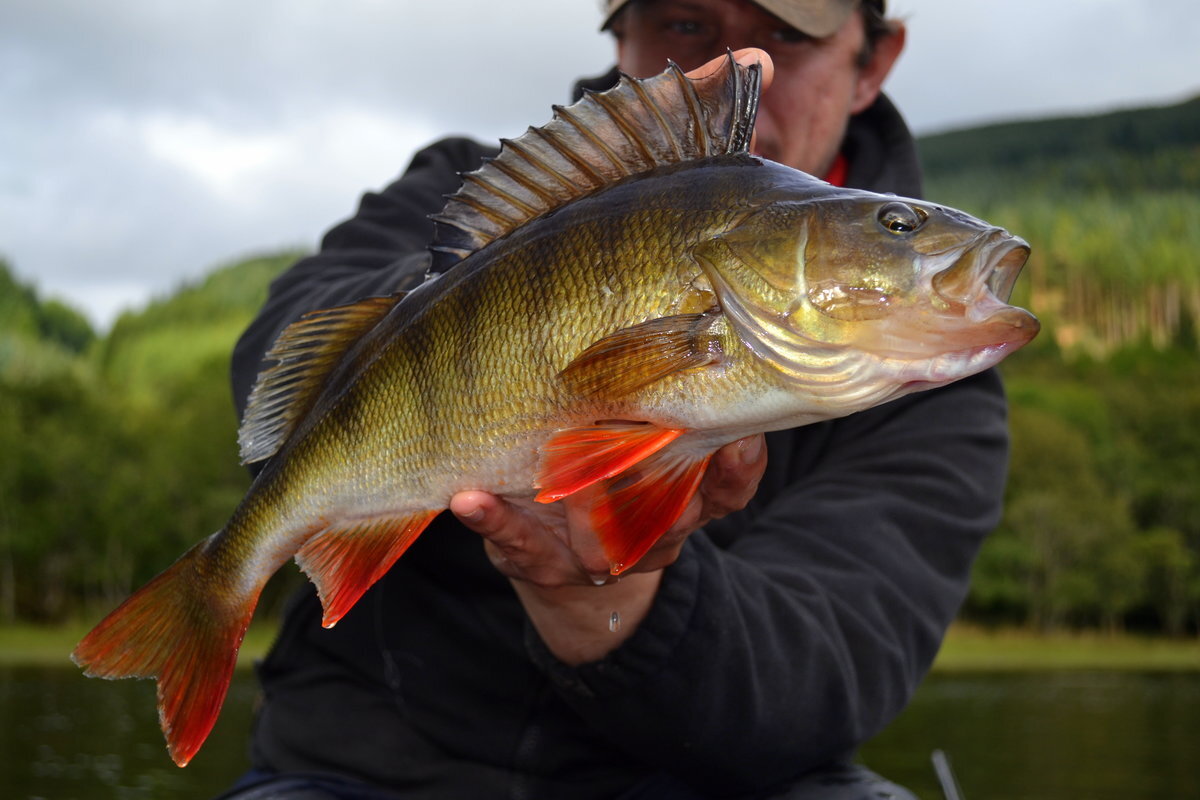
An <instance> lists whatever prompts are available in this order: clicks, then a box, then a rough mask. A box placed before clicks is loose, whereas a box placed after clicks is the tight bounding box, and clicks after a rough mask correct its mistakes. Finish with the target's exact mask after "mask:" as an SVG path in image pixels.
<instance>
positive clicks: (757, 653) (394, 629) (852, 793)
mask: <svg viewBox="0 0 1200 800" xmlns="http://www.w3.org/2000/svg"><path fill="white" fill-rule="evenodd" d="M607 11H608V15H607V17H606V21H605V27H607V28H609V29H611V30H612V32H613V34H614V35H615V37H616V43H617V61H618V67H620V68H621V69H622V70H624V71H626V72H628V73H631V74H633V75H637V76H647V75H651V74H655V73H657V72H659V71H661V69H662V68H663V66H664V65H665V63H666V60H667V59H668V58H672V59H674V60H675V61H676V62H678V63H680V64H681V66H683V67H684V68H685V69H695V68H700V67H701V66H702V65H703V64H704V63H705V62H706V61H709V60H710V59H711V58H713V57H714V56H720V55H721V54H722V53H724V52H725V50H726V48H735V49H736V48H744V47H757V48H761V49H762V50H765V51H766V52H767V53H769V55H770V59H769V62H768V63H767V64H766V66H767V67H768V68H767V70H766V74H767V76H768V77H771V78H772V82H771V85H770V87H769V88H768V89H767V91H766V92H765V94H764V96H763V100H762V105H761V110H760V113H759V117H758V123H757V127H756V140H755V150H756V152H758V153H760V154H762V155H763V156H765V157H768V158H772V159H775V160H778V161H782V162H784V163H787V164H790V165H792V166H795V167H798V168H800V169H804V170H806V171H810V172H813V173H815V174H818V175H822V176H827V177H828V179H829V180H830V181H831V182H835V183H843V184H845V185H849V186H856V187H861V188H867V189H872V190H876V191H890V192H896V193H899V194H904V195H909V196H913V195H919V193H920V177H919V170H918V167H917V164H916V155H915V148H914V145H913V142H912V138H911V136H910V135H909V134H908V132H907V130H906V128H905V126H904V124H903V122H902V120H901V119H900V117H899V115H898V114H897V113H896V111H895V109H894V108H893V107H892V106H891V104H890V103H889V102H888V101H887V99H886V98H884V97H883V96H882V95H881V94H880V87H881V85H882V83H883V80H884V78H885V77H886V76H887V74H888V72H889V71H890V69H891V67H892V65H893V63H894V62H895V60H896V58H897V56H898V55H899V53H900V51H901V49H902V47H903V43H904V29H903V27H902V26H901V25H900V24H898V23H895V22H889V21H885V20H884V18H883V8H882V3H881V2H863V3H859V2H856V1H855V0H771V1H770V2H768V0H757V2H749V0H632V1H630V0H610V2H609V4H608V9H607ZM755 57H756V56H755V54H754V53H741V54H739V58H742V59H745V58H751V59H752V58H755ZM772 66H773V75H772V74H771V69H770V67H772ZM615 77H616V76H615V74H610V75H608V76H605V77H604V78H602V79H599V80H598V81H596V82H588V84H587V85H589V86H591V87H592V88H604V87H606V86H607V85H611V83H612V82H613V81H614V80H615ZM494 153H495V149H494V148H491V147H487V146H484V145H480V144H478V143H475V142H471V141H468V140H463V139H454V140H446V141H443V142H439V143H437V144H435V145H433V146H431V147H429V148H427V149H426V150H424V151H422V152H421V153H419V154H418V155H417V156H416V157H415V159H414V160H413V163H412V164H411V165H410V167H409V169H408V171H407V172H406V174H405V175H404V176H403V177H402V178H401V179H400V180H399V181H397V182H396V183H394V184H393V185H392V186H390V187H388V189H386V190H385V191H384V192H382V193H381V194H378V195H375V194H369V195H367V196H366V197H365V198H364V200H363V202H362V205H361V207H360V209H359V211H358V213H357V215H356V216H355V217H354V218H353V219H351V220H349V221H347V222H345V223H343V224H341V225H339V226H338V227H336V228H334V229H333V230H332V231H330V233H329V234H328V235H327V236H326V238H325V239H324V241H323V244H322V248H321V252H320V253H318V254H317V255H315V256H312V257H310V258H307V259H304V260H302V261H301V262H299V263H298V264H297V265H296V266H295V267H293V268H292V269H291V270H290V271H289V272H288V273H286V274H285V275H283V276H282V277H281V278H279V279H278V280H277V281H276V283H275V284H274V286H273V287H272V294H271V298H270V300H269V301H268V303H267V305H266V306H265V307H264V309H263V311H262V312H261V314H260V316H259V318H258V319H257V320H256V321H255V323H254V324H253V325H252V327H251V328H250V329H249V330H248V331H247V332H246V334H245V335H244V336H243V338H242V340H241V342H240V343H239V345H238V348H237V351H236V352H235V356H234V368H233V380H234V389H235V396H236V397H237V398H238V402H239V404H240V405H242V407H244V403H245V398H246V397H247V395H248V394H249V390H250V387H251V384H252V382H253V379H254V376H255V375H256V374H257V372H258V370H259V368H260V362H261V360H262V357H263V354H264V353H265V351H266V349H267V348H268V347H269V345H270V343H271V342H272V341H273V339H274V337H275V336H276V335H277V334H278V332H279V331H280V330H281V329H282V328H283V327H284V326H286V325H287V324H288V323H289V322H290V321H292V320H294V319H296V318H297V317H298V316H299V315H300V314H302V313H304V312H305V311H309V310H312V309H315V308H323V307H328V306H333V305H338V304H341V303H345V302H350V301H352V300H355V299H357V298H360V297H364V296H367V295H372V294H383V293H387V292H390V291H394V290H396V289H402V288H410V287H412V286H413V285H415V284H416V283H418V282H419V281H420V279H421V276H422V275H423V273H424V271H425V268H426V266H427V265H428V263H429V261H428V257H427V254H426V251H425V247H426V245H427V244H428V242H429V239H430V237H431V234H432V226H431V224H430V223H429V222H428V221H427V220H426V215H428V214H430V213H433V212H436V211H437V210H438V209H439V208H440V206H441V203H442V200H441V198H442V196H443V195H445V194H447V193H449V192H452V191H453V190H454V189H455V188H456V187H457V185H458V182H459V179H458V177H457V173H458V172H461V171H467V170H471V169H474V168H475V167H476V166H478V164H479V161H480V159H481V158H483V157H484V156H488V155H493V154H494ZM763 445H764V438H763V437H752V438H750V439H747V440H743V441H741V442H737V443H734V444H732V445H729V446H727V447H726V448H724V449H723V450H722V451H721V452H720V453H719V454H718V457H717V458H715V459H714V463H713V465H712V466H711V467H710V468H709V471H708V473H707V474H706V476H705V479H704V483H703V484H702V490H701V492H700V493H699V495H698V496H697V498H695V499H694V501H693V503H692V505H691V506H690V507H689V509H688V510H687V511H686V512H685V513H684V515H683V517H682V518H681V519H680V521H679V522H678V523H676V525H675V526H674V528H673V529H672V530H671V531H670V532H668V534H667V535H666V536H664V537H663V539H662V540H661V541H660V542H659V543H658V544H657V545H656V546H655V548H654V549H653V550H652V551H651V552H650V553H649V554H648V555H647V556H646V557H645V558H644V559H643V560H642V561H641V562H640V563H639V565H638V566H637V568H636V569H635V570H633V571H631V572H629V573H627V574H626V575H624V576H623V577H622V579H621V580H620V581H611V580H608V581H604V582H603V583H602V585H596V583H595V581H594V579H595V578H597V575H598V573H601V572H602V571H603V565H602V564H601V565H596V564H593V563H590V562H589V560H588V558H587V556H586V554H582V553H574V552H572V551H571V550H570V549H569V548H568V547H567V546H566V544H564V543H565V542H570V541H572V538H571V534H572V532H573V531H574V532H576V533H577V532H578V531H577V530H574V528H573V526H578V525H579V522H578V520H579V519H580V518H581V517H583V516H584V515H581V514H579V513H578V503H579V502H584V501H580V500H576V499H573V498H568V499H567V500H564V501H562V506H563V508H564V512H565V513H564V516H563V519H562V520H561V522H560V523H558V524H549V523H547V522H546V521H545V520H544V519H533V518H530V517H527V516H525V515H524V514H523V513H522V512H521V510H520V509H518V508H516V507H514V506H510V505H508V504H507V503H505V502H504V501H503V500H501V499H500V498H497V497H493V496H491V495H486V494H483V493H479V492H464V493H461V494H459V495H457V496H456V497H455V498H454V499H453V501H452V503H451V511H452V512H453V514H454V516H452V515H450V514H444V515H442V516H441V517H439V518H438V520H436V521H435V522H434V524H433V525H431V527H430V528H429V530H427V531H426V532H425V534H424V535H423V536H422V537H421V538H420V539H419V540H418V541H417V543H416V544H415V545H413V547H412V548H411V549H410V550H409V551H408V553H407V554H406V555H405V556H404V557H403V558H402V559H401V560H400V561H399V562H398V563H397V565H396V566H395V567H393V568H392V570H391V571H390V572H389V573H388V575H386V576H385V577H384V578H383V579H382V580H380V581H379V583H377V584H376V585H375V587H373V588H372V589H371V590H370V592H368V593H367V594H366V595H364V597H363V598H362V600H360V601H359V603H358V605H357V606H356V608H355V609H354V611H353V613H351V614H349V615H348V616H347V617H346V618H345V619H343V620H342V621H341V622H340V623H339V624H338V626H337V627H336V628H334V629H332V630H329V631H325V630H322V629H321V628H320V625H319V620H320V607H319V603H318V601H317V599H316V596H315V594H314V593H313V592H312V591H311V590H307V589H306V590H305V591H304V592H301V593H300V594H299V595H298V596H297V597H296V598H294V600H293V602H292V604H291V606H290V608H289V610H288V612H287V614H286V617H285V620H284V623H283V628H282V630H281V633H280V636H279V639H278V641H277V642H276V644H275V646H274V647H273V648H272V651H271V653H270V654H269V655H268V657H267V658H266V660H265V661H264V662H263V664H262V665H261V667H260V671H259V675H260V679H261V681H262V684H263V689H264V702H263V707H262V709H261V711H260V713H259V715H258V719H257V724H256V729H255V733H254V741H253V761H254V766H255V771H254V773H252V776H251V779H250V780H248V781H247V783H248V784H250V788H248V789H246V790H245V792H244V793H243V794H238V795H236V796H238V797H243V798H246V797H267V796H270V797H310V798H319V797H362V798H367V797H422V798H458V797H471V798H489V797H497V798H499V797H531V798H537V797H547V798H593V797H594V798H609V797H623V798H630V799H632V798H699V797H710V796H711V797H751V796H753V797H780V798H784V797H786V798H809V797H811V798H826V797H828V798H835V797H836V798H865V797H877V796H887V795H886V793H887V792H891V793H892V794H891V796H904V795H905V794H906V793H904V791H903V790H902V789H899V788H898V787H895V786H893V785H891V784H886V783H884V782H882V781H881V780H880V779H877V778H876V777H875V776H873V775H871V774H870V773H868V772H866V771H865V770H862V769H860V768H856V767H852V766H850V765H849V763H848V759H849V758H850V757H851V756H852V755H853V752H854V750H855V749H856V748H857V747H858V746H859V745H860V744H861V743H862V742H863V741H865V740H866V739H868V738H869V737H870V736H872V735H874V734H875V733H876V732H878V731H879V730H880V729H881V728H882V727H883V726H884V725H886V724H887V723H888V722H889V721H890V720H891V719H892V718H893V717H894V716H895V715H896V714H897V713H899V711H900V710H901V709H902V708H903V707H904V705H905V704H906V703H907V701H908V699H909V698H910V697H911V694H912V692H913V691H914V689H915V687H916V685H917V684H918V682H919V681H920V679H921V678H922V676H923V675H924V673H925V671H926V670H927V669H928V667H929V665H930V663H931V662H932V660H933V657H934V655H935V653H936V651H937V648H938V646H939V644H940V641H941V637H942V635H943V633H944V631H945V628H946V626H947V625H948V624H949V623H950V621H951V619H952V618H953V616H954V614H955V613H956V611H957V608H958V606H959V604H960V603H961V601H962V598H963V596H964V595H965V593H966V588H967V580H968V573H969V569H970V564H971V561H972V559H973V558H974V555H975V553H976V551H977V549H978V546H979V543H980V541H981V540H982V538H983V536H984V535H985V534H986V533H987V532H988V531H989V530H990V528H991V527H992V526H993V525H994V524H995V523H996V521H997V519H998V515H999V503H1000V495H1001V491H1002V486H1003V479H1004V470H1005V464H1006V447H1007V439H1006V430H1005V410H1004V402H1003V398H1002V394H1001V391H1000V388H999V384H998V380H997V378H996V376H995V375H994V374H992V373H985V374H983V375H981V376H976V377H975V378H972V379H968V380H966V381H963V382H960V383H958V384H955V385H953V386H950V387H947V388H945V389H941V390H936V391H933V392H927V393H924V394H918V395H913V396H910V397H907V398H904V399H902V400H900V401H896V402H894V403H890V404H888V405H886V406H883V407H881V408H878V409H874V410H872V411H869V412H865V413H861V414H857V415H854V416H852V417H850V418H846V419H843V420H837V421H833V422H828V423H822V424H818V425H812V426H808V427H805V428H800V429H795V430H790V431H780V432H777V433H772V434H769V435H767V436H766V437H765V447H764V446H763ZM573 503H575V504H576V505H574V506H573V505H572V504H573ZM481 536H482V538H483V545H482V546H481V543H480V537H481ZM601 577H602V576H601ZM612 611H618V612H619V616H618V617H617V618H615V619H616V620H617V621H619V625H614V624H613V622H614V618H613V617H612V615H611V612H612ZM255 780H257V781H260V783H259V784H257V785H258V788H257V789H256V788H254V786H255V784H254V781H255ZM286 787H293V788H292V789H288V788H286ZM289 791H290V792H291V793H290V794H289ZM255 792H258V793H257V794H256V793H255Z"/></svg>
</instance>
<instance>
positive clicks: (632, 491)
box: [590, 452, 712, 575]
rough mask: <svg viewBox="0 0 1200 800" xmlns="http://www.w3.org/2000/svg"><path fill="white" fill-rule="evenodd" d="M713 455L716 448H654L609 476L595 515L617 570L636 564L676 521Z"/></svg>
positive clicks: (594, 523)
mask: <svg viewBox="0 0 1200 800" xmlns="http://www.w3.org/2000/svg"><path fill="white" fill-rule="evenodd" d="M711 458H712V453H706V454H703V455H701V456H698V457H697V456H694V455H688V454H677V453H661V452H660V453H655V454H654V455H652V456H650V457H649V458H647V459H646V460H645V461H643V462H641V463H640V464H638V465H637V466H636V467H634V468H632V469H630V470H629V471H628V472H625V473H624V474H622V475H618V476H617V477H615V478H611V479H609V480H608V481H606V482H605V490H606V491H605V492H603V493H601V494H599V495H598V496H597V499H596V502H595V503H594V504H593V506H592V510H591V515H590V516H591V523H592V527H593V529H595V531H596V534H597V536H599V538H600V544H601V546H602V547H603V548H604V554H605V555H606V556H608V561H609V564H610V569H611V571H612V574H613V575H620V574H621V573H622V572H624V571H625V570H627V569H628V568H630V567H632V566H633V565H634V564H636V563H637V562H638V561H639V560H640V559H641V557H642V556H644V555H645V554H646V551H647V550H649V549H650V548H651V547H653V546H654V543H655V542H657V541H658V540H659V538H660V537H661V536H662V535H663V534H664V533H666V532H667V529H669V528H670V527H671V526H672V525H674V524H675V522H676V520H678V519H679V517H680V515H681V514H683V511H684V509H685V508H686V507H687V504H688V501H690V500H691V499H692V495H694V494H695V493H696V490H697V489H698V488H699V487H700V480H701V479H702V478H703V477H704V470H705V468H706V467H707V466H708V462H709V459H711Z"/></svg>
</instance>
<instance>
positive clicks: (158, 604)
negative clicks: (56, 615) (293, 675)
mask: <svg viewBox="0 0 1200 800" xmlns="http://www.w3.org/2000/svg"><path fill="white" fill-rule="evenodd" d="M204 545H205V543H204V542H201V543H200V544H198V545H196V546H195V547H193V548H192V549H191V550H189V551H188V552H187V553H185V554H184V555H183V556H181V557H180V559H179V560H178V561H176V562H175V563H174V564H173V565H171V566H170V567H168V568H167V569H166V570H165V571H164V572H163V573H162V574H160V575H159V576H158V577H156V578H155V579H154V580H152V581H150V583H148V584H146V585H145V586H144V587H142V588H141V589H139V590H138V591H137V592H135V593H134V594H133V595H132V596H131V597H130V598H129V599H128V600H126V601H125V602H124V603H122V604H121V605H120V606H118V607H117V608H116V610H114V611H113V612H112V613H111V614H109V615H108V616H107V617H105V618H104V620H102V621H101V622H100V624H99V625H97V626H96V627H95V628H93V629H92V631H91V632H90V633H88V635H87V636H85V637H84V638H83V641H81V642H80V643H79V645H78V646H77V647H76V648H75V651H74V652H73V653H71V658H72V660H73V661H74V662H75V663H76V664H78V665H79V666H81V667H83V668H84V670H85V672H86V674H87V675H88V676H90V677H97V678H157V679H158V713H159V721H160V723H161V724H162V729H163V734H164V735H165V736H166V738H167V749H168V750H169V751H170V754H171V758H172V759H173V760H174V761H175V763H176V764H178V765H179V766H181V767H182V766H185V765H186V764H187V763H188V762H189V761H191V759H192V756H194V755H195V754H196V751H197V750H199V749H200V745H202V744H203V743H204V740H205V739H206V738H207V737H208V734H209V732H210V731H211V730H212V727H213V725H214V724H215V723H216V721H217V714H218V713H219V712H220V710H221V704H222V703H223V702H224V701H225V694H226V692H227V691H228V689H229V681H230V678H232V677H233V668H234V665H235V664H236V663H237V653H238V648H239V647H241V644H242V637H243V636H245V634H246V628H247V627H248V626H249V625H250V618H251V617H252V616H253V615H254V606H255V604H256V603H257V602H258V593H259V590H261V589H262V583H261V582H260V583H259V584H258V585H257V586H256V587H255V588H254V589H253V591H252V592H251V593H250V594H249V595H248V596H243V597H236V596H232V595H231V593H230V590H229V588H228V586H212V585H210V584H211V580H206V579H205V578H204V577H203V576H204V575H206V574H211V570H210V569H203V570H200V569H197V567H198V566H200V564H199V562H202V561H204V560H205V559H206V556H205V555H204V552H203V549H204ZM205 566H210V565H205ZM264 581H265V579H264Z"/></svg>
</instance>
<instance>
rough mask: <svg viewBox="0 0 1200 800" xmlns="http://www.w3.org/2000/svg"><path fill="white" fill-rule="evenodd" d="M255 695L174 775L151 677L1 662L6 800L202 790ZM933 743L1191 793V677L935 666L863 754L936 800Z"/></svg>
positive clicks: (1093, 796)
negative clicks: (942, 669)
mask: <svg viewBox="0 0 1200 800" xmlns="http://www.w3.org/2000/svg"><path fill="white" fill-rule="evenodd" d="M254 696H255V685H254V682H253V679H252V677H251V674H250V673H249V672H247V671H244V670H242V671H239V672H238V673H237V674H236V675H235V677H234V683H233V686H232V687H231V689H230V694H229V699H228V700H227V701H226V703H225V709H224V712H223V713H222V715H221V719H220V720H219V721H218V722H217V726H216V728H215V729H214V730H213V733H212V735H211V736H210V737H209V739H208V742H207V743H206V744H205V746H204V749H203V750H201V751H200V754H199V755H198V756H197V757H196V759H195V760H194V761H193V762H192V764H191V765H190V766H188V767H187V769H186V770H181V769H179V768H177V767H175V766H174V765H173V764H172V763H171V761H170V759H169V758H168V757H167V753H166V748H165V746H164V745H163V741H162V736H161V734H160V733H159V730H158V721H157V717H156V714H155V712H154V688H153V684H152V683H151V682H149V681H100V680H89V679H86V678H83V677H82V676H81V675H80V674H79V673H78V671H76V670H74V669H72V668H70V667H64V668H44V667H0V719H3V720H4V725H3V726H0V787H3V789H2V791H3V796H4V797H5V798H14V800H26V799H28V798H46V800H113V799H115V800H143V799H146V800H149V798H155V799H157V798H177V799H178V800H192V799H193V798H194V799H195V800H203V799H204V798H210V797H212V796H213V795H216V794H218V793H219V792H221V791H223V790H224V789H225V788H226V787H227V786H228V785H229V784H230V783H231V782H232V781H233V780H234V779H235V778H236V777H237V776H238V775H239V774H241V772H242V771H243V770H244V769H245V768H246V755H245V752H246V737H247V731H248V729H249V725H250V715H251V708H252V706H253V703H254ZM934 749H941V750H943V751H945V752H946V753H947V754H948V755H949V757H950V759H951V761H952V763H953V766H954V770H955V773H956V774H957V777H958V781H959V784H960V786H961V787H962V790H963V796H964V798H965V800H1041V799H1042V798H1045V800H1065V799H1066V798H1072V799H1073V798H1088V800H1107V799H1108V798H1112V800H1137V799H1139V798H1200V758H1198V756H1200V673H1195V672H1188V673H1153V674H1151V673H1125V672H1051V673H1005V674H958V675H948V674H938V675H934V676H932V677H931V678H930V679H929V680H928V681H927V682H926V684H925V685H924V686H923V687H922V689H921V691H920V692H919V693H918V695H917V697H916V699H915V700H914V702H913V704H912V705H911V706H910V707H909V709H908V710H907V711H906V712H905V713H904V714H903V715H902V716H901V717H900V718H899V719H898V720H896V722H895V723H894V724H893V725H892V726H891V727H890V728H889V729H888V730H887V731H885V732H884V733H883V734H881V735H880V736H879V737H878V738H877V739H876V740H875V741H873V742H871V743H870V744H869V745H868V746H867V748H866V749H865V750H864V752H863V756H864V760H865V761H866V763H867V764H868V765H869V766H870V767H872V768H873V769H875V770H876V771H878V772H880V773H882V774H884V775H886V776H887V777H889V778H891V779H892V780H895V781H897V782H898V783H902V784H904V785H906V786H908V787H910V788H911V789H913V791H915V792H917V794H918V795H919V796H920V797H922V798H923V800H940V798H941V797H942V794H941V790H940V789H939V788H938V783H937V780H936V778H935V776H934V772H933V769H932V767H931V766H930V761H929V758H930V753H931V752H932V751H933V750H934Z"/></svg>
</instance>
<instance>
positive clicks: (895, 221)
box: [878, 203, 929, 236]
mask: <svg viewBox="0 0 1200 800" xmlns="http://www.w3.org/2000/svg"><path fill="white" fill-rule="evenodd" d="M927 219H929V214H928V213H926V211H925V210H924V209H922V208H917V207H916V206H910V205H909V204H908V203H888V204H887V205H885V206H884V207H883V208H881V209H879V216H878V220H879V224H880V225H882V226H883V227H884V229H886V230H887V231H888V233H894V234H896V235H897V236H903V235H904V234H906V233H912V232H913V231H915V230H916V229H917V228H919V227H921V226H922V225H924V224H925V220H927Z"/></svg>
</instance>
